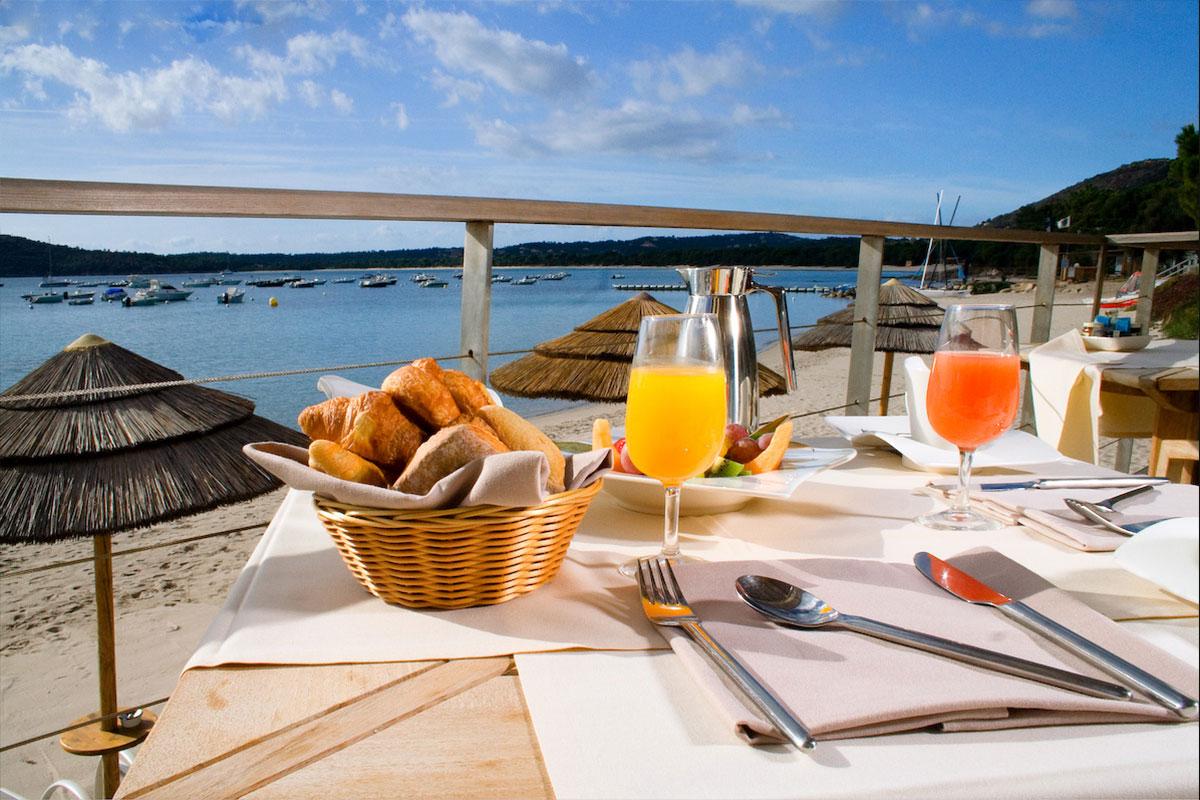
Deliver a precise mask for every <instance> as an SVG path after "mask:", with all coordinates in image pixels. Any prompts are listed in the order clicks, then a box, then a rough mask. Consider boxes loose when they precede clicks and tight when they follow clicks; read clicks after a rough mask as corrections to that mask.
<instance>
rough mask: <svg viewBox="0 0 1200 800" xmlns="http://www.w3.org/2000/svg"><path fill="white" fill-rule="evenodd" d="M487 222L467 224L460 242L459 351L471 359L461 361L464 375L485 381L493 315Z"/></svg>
mask: <svg viewBox="0 0 1200 800" xmlns="http://www.w3.org/2000/svg"><path fill="white" fill-rule="evenodd" d="M495 227H496V226H495V225H493V224H492V223H490V222H468V223H467V233H466V238H465V239H464V240H463V278H462V303H461V306H460V308H461V311H460V320H459V338H458V340H459V347H460V350H459V352H462V353H469V354H470V355H471V358H470V359H468V360H466V361H464V362H462V363H463V372H465V373H467V374H468V375H470V376H471V377H472V378H475V379H476V380H480V381H487V374H488V332H489V331H490V329H491V314H492V236H493V233H494V232H495Z"/></svg>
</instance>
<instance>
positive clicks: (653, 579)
mask: <svg viewBox="0 0 1200 800" xmlns="http://www.w3.org/2000/svg"><path fill="white" fill-rule="evenodd" d="M1145 488H1149V487H1145ZM1132 494H1133V493H1127V494H1126V496H1130V495H1132ZM1121 499H1123V497H1122V496H1118V497H1116V498H1112V499H1111V500H1110V501H1108V502H1120V500H1121ZM913 564H914V566H915V567H916V568H917V570H918V571H919V572H920V573H921V574H922V575H924V576H925V577H926V578H928V579H929V580H930V581H931V582H933V583H934V584H935V585H937V586H939V587H941V588H942V589H944V590H945V591H947V592H949V593H950V594H952V595H954V596H955V597H957V598H959V599H960V600H964V601H966V602H968V603H974V604H977V605H987V606H992V607H993V608H996V609H998V610H999V611H1000V612H1001V613H1002V614H1004V615H1005V616H1007V617H1009V618H1011V619H1014V620H1016V621H1017V622H1019V623H1021V624H1022V625H1023V626H1024V627H1026V628H1029V629H1030V630H1033V631H1035V632H1036V633H1038V634H1040V635H1042V636H1044V637H1046V638H1047V639H1049V640H1050V641H1052V642H1054V643H1055V644H1057V645H1059V646H1060V647H1062V648H1063V649H1065V650H1068V651H1069V652H1071V653H1074V654H1075V655H1077V656H1079V657H1081V658H1083V659H1085V660H1087V661H1089V662H1090V663H1092V664H1094V665H1095V666H1097V667H1098V668H1100V669H1102V670H1103V671H1105V672H1106V673H1108V674H1109V675H1111V676H1113V677H1114V678H1116V679H1117V680H1118V681H1120V682H1121V685H1118V684H1115V683H1109V682H1108V681H1103V680H1097V679H1095V678H1091V677H1088V676H1086V675H1079V674H1077V673H1073V672H1069V671H1067V670H1062V669H1058V668H1057V667H1051V666H1049V665H1045V664H1039V663H1037V662H1034V661H1028V660H1025V659H1021V658H1016V657H1014V656H1010V655H1008V654H1006V653H1000V652H996V651H993V650H987V649H984V648H980V647H975V646H973V645H968V644H964V643H961V642H954V641H951V640H949V639H943V638H941V637H938V636H933V635H931V634H927V633H922V632H919V631H913V630H909V629H907V628H901V627H898V626H895V625H890V624H888V623H884V622H880V621H878V620H873V619H868V618H866V617H860V616H855V615H852V614H846V613H844V612H840V611H838V610H837V609H835V608H832V607H831V606H829V605H828V604H827V603H826V602H825V601H823V600H821V599H820V598H818V597H816V596H815V595H813V594H812V593H810V592H807V591H805V590H804V589H802V588H800V587H798V586H793V585H792V584H790V583H787V582H785V581H780V580H777V579H775V578H768V577H764V576H761V575H743V576H741V577H740V578H738V579H737V581H736V582H735V586H734V588H735V589H736V591H737V593H738V596H739V597H741V599H742V600H743V601H744V602H745V603H746V604H747V605H748V606H750V607H751V608H753V609H754V610H755V611H757V612H758V613H760V614H762V615H763V616H765V617H767V618H768V619H770V620H772V621H773V622H776V623H778V624H783V625H787V626H789V627H795V628H820V627H825V626H831V627H840V628H843V629H846V630H850V631H854V632H856V633H862V634H865V635H868V636H873V637H876V638H879V639H883V640H886V641H889V642H893V643H895V644H900V645H905V646H908V647H914V648H916V649H919V650H923V651H926V652H931V653H935V654H937V655H941V656H946V657H948V658H953V659H956V660H959V661H963V662H965V663H968V664H973V665H975V666H978V667H983V668H987V669H992V670H996V671H999V672H1003V673H1006V674H1009V675H1015V676H1018V677H1021V678H1027V679H1030V680H1034V681H1039V682H1041V683H1046V684H1050V685H1052V686H1057V687H1060V688H1064V689H1069V690H1072V691H1076V692H1080V693H1082V694H1086V695H1090V696H1093V697H1101V698H1106V699H1113V700H1132V699H1133V693H1132V692H1131V691H1130V688H1133V689H1136V690H1137V691H1139V692H1140V693H1142V694H1144V695H1146V696H1147V697H1149V698H1150V699H1152V700H1154V701H1155V702H1156V703H1158V704H1160V705H1162V706H1164V707H1166V708H1168V709H1170V710H1171V711H1173V712H1175V713H1176V714H1178V715H1179V716H1180V717H1183V718H1185V719H1194V718H1195V717H1196V716H1197V702H1196V700H1195V699H1194V698H1191V697H1188V696H1187V695H1185V694H1183V693H1181V692H1179V691H1177V690H1175V689H1174V688H1173V687H1171V686H1170V685H1168V684H1167V683H1165V682H1164V681H1162V680H1159V679H1158V678H1156V677H1154V676H1153V675H1150V674H1149V673H1147V672H1146V671H1145V670H1142V669H1140V668H1139V667H1137V666H1135V665H1133V664H1131V663H1129V662H1128V661H1126V660H1125V659H1123V658H1121V657H1119V656H1117V655H1116V654H1114V653H1112V652H1110V651H1108V650H1106V649H1105V648H1103V647H1101V646H1100V645H1098V644H1096V643H1095V642H1093V641H1091V640H1089V639H1087V638H1085V637H1083V636H1081V635H1079V634H1078V633H1076V632H1075V631H1072V630H1071V629H1069V628H1067V627H1065V626H1063V625H1061V624H1060V623H1058V622H1055V621H1054V620H1052V619H1050V618H1049V617H1047V616H1045V615H1044V614H1041V613H1039V612H1038V611H1036V610H1034V609H1032V608H1030V607H1029V606H1028V605H1026V604H1025V603H1023V602H1021V601H1020V600H1016V599H1014V598H1012V597H1009V596H1007V595H1005V594H1003V593H1001V592H999V591H997V590H996V589H994V588H992V587H990V586H988V585H987V584H985V583H983V582H982V581H979V580H978V579H976V578H974V577H973V576H971V575H969V574H967V573H966V572H964V571H962V570H960V569H958V568H957V567H955V566H953V565H951V564H948V563H946V562H945V561H943V560H941V559H940V558H938V557H937V556H934V555H931V554H930V553H926V552H920V553H917V554H916V555H915V556H914V557H913ZM637 580H638V588H639V590H640V592H641V597H642V609H643V611H645V613H646V616H647V618H648V619H649V620H650V621H651V622H653V623H654V624H656V625H667V626H673V627H678V628H680V629H682V630H683V631H684V632H685V633H687V634H688V635H689V636H690V637H691V638H692V639H693V640H694V641H695V642H696V643H697V644H698V645H699V646H700V648H701V649H702V650H703V651H704V652H705V654H706V655H708V657H709V658H710V659H711V660H712V661H713V662H714V663H715V664H716V665H717V666H718V667H720V668H721V670H722V671H723V672H724V673H725V674H726V675H727V676H728V677H729V678H730V679H731V680H732V681H733V683H734V684H735V685H736V686H737V687H738V688H739V689H741V690H742V692H743V693H744V694H745V696H746V697H747V698H748V699H749V700H750V701H751V702H752V703H753V704H754V706H755V707H756V708H758V709H759V710H760V711H761V712H762V713H763V714H764V715H766V717H767V719H769V720H770V721H771V722H772V723H773V724H774V725H775V726H776V727H777V728H778V730H779V731H781V732H782V733H783V734H784V736H785V737H786V738H787V739H788V740H789V741H791V742H792V743H793V744H794V745H796V746H797V747H798V748H800V749H802V750H810V749H812V748H813V746H814V745H815V744H816V742H815V740H814V739H813V737H812V735H811V734H810V733H809V731H808V730H807V729H806V728H805V727H804V724H803V723H802V722H801V721H800V720H798V719H796V717H795V716H794V715H793V714H792V713H791V712H789V711H788V710H787V708H785V707H784V706H783V705H782V704H781V703H780V702H779V701H778V700H777V699H776V698H775V697H774V696H773V695H772V694H771V692H770V691H769V690H768V689H767V688H766V687H765V686H763V685H762V683H760V682H759V681H758V680H757V679H756V678H755V677H754V676H753V675H752V674H751V673H750V672H749V671H748V670H747V669H746V667H745V666H744V665H742V664H741V663H740V662H739V661H738V660H737V658H736V657H735V656H734V655H733V654H732V653H730V652H729V651H728V650H726V649H725V648H724V647H722V646H721V645H720V643H718V642H717V641H716V640H714V639H713V638H712V637H711V636H710V635H709V634H708V631H706V630H705V629H704V627H703V625H702V624H701V621H700V619H699V617H698V616H697V615H696V614H695V612H694V611H693V609H692V608H691V607H690V606H689V605H688V604H687V600H686V599H685V598H684V596H683V592H682V591H681V590H680V588H679V583H678V582H677V581H676V579H675V572H674V569H673V567H672V565H671V562H670V560H668V559H666V558H663V557H662V556H658V557H655V558H643V559H639V561H638V573H637ZM1127 687H1129V688H1127Z"/></svg>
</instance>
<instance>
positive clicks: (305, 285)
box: [289, 278, 317, 289]
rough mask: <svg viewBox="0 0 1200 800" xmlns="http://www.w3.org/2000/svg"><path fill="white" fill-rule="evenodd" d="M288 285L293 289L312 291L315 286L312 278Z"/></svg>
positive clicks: (315, 283)
mask: <svg viewBox="0 0 1200 800" xmlns="http://www.w3.org/2000/svg"><path fill="white" fill-rule="evenodd" d="M289 285H290V286H291V287H292V288H293V289H312V288H315V287H316V286H317V282H316V281H314V280H313V279H312V278H301V279H300V280H296V281H292V282H291V283H290V284H289Z"/></svg>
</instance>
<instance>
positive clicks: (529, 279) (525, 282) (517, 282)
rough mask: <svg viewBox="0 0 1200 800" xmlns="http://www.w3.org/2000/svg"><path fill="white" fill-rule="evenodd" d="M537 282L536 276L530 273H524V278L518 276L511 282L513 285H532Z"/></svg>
mask: <svg viewBox="0 0 1200 800" xmlns="http://www.w3.org/2000/svg"><path fill="white" fill-rule="evenodd" d="M535 283H537V278H535V277H533V276H532V275H526V276H525V277H524V278H518V279H517V280H515V281H513V282H512V285H513V286H532V285H533V284H535Z"/></svg>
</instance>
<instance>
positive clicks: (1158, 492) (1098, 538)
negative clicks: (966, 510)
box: [930, 477, 1200, 552]
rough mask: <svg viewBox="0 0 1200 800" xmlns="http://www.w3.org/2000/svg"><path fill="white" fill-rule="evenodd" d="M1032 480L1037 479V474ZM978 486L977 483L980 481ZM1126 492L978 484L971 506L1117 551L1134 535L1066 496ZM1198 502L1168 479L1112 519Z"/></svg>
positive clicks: (1120, 507)
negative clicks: (1079, 510)
mask: <svg viewBox="0 0 1200 800" xmlns="http://www.w3.org/2000/svg"><path fill="white" fill-rule="evenodd" d="M1029 479H1031V480H1032V477H1030V478H1029ZM973 486H975V487H977V486H978V483H975V484H973ZM930 491H931V493H932V494H934V495H935V496H939V497H942V498H945V499H947V500H948V499H949V498H950V496H951V495H952V494H953V492H954V491H956V490H955V489H947V488H946V484H944V483H938V484H933V485H931V486H930ZM1127 491H1129V489H1128V488H1124V489H1121V488H1113V487H1108V488H1104V489H1012V490H1009V491H1003V492H983V491H979V490H978V489H976V488H973V489H972V491H971V506H972V508H975V509H976V510H978V511H979V512H980V513H982V514H986V515H987V516H989V517H992V518H993V519H996V520H998V521H1000V522H1002V523H1004V524H1005V525H1020V526H1022V527H1024V528H1028V529H1029V530H1031V531H1033V532H1034V533H1037V534H1040V535H1042V536H1045V537H1046V538H1048V539H1053V540H1054V541H1056V542H1059V543H1060V544H1065V545H1067V546H1068V547H1073V548H1075V549H1076V550H1087V551H1096V552H1106V551H1109V550H1116V549H1117V548H1118V547H1120V546H1121V545H1122V544H1124V543H1125V542H1127V541H1129V537H1128V536H1123V535H1121V534H1119V533H1116V532H1115V531H1110V530H1109V529H1108V528H1105V527H1104V526H1103V525H1097V524H1096V523H1094V522H1090V521H1088V520H1086V519H1083V518H1082V517H1080V516H1079V515H1078V514H1076V513H1075V512H1074V511H1072V510H1071V509H1069V508H1067V505H1066V503H1064V502H1063V501H1064V500H1065V499H1066V498H1068V497H1072V498H1075V499H1076V500H1085V501H1087V502H1089V503H1097V502H1100V501H1101V500H1107V499H1108V498H1110V497H1112V496H1113V495H1117V494H1120V493H1121V492H1127ZM1197 503H1200V489H1197V487H1195V486H1189V485H1185V484H1174V483H1168V484H1163V485H1161V486H1156V487H1154V490H1153V491H1150V492H1146V493H1144V494H1140V495H1138V496H1136V497H1131V498H1130V499H1128V500H1126V501H1124V502H1122V503H1118V504H1117V509H1116V513H1114V514H1113V515H1112V516H1111V517H1110V519H1111V520H1112V521H1113V522H1115V523H1117V524H1118V525H1123V524H1130V523H1135V522H1145V521H1147V520H1152V519H1161V518H1163V517H1187V516H1195V514H1196V508H1197Z"/></svg>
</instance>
